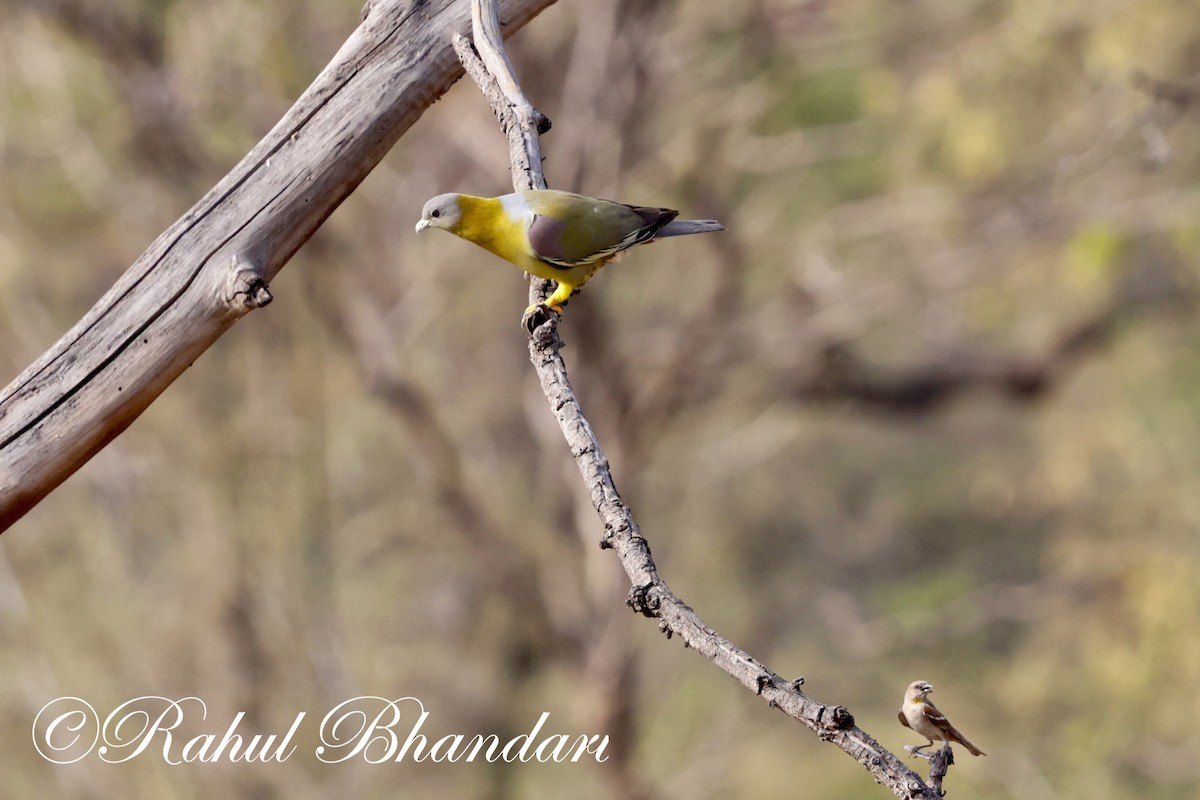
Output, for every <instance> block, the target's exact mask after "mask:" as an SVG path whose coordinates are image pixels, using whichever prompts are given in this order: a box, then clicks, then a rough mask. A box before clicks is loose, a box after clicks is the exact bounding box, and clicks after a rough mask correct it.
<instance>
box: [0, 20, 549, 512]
mask: <svg viewBox="0 0 1200 800" xmlns="http://www.w3.org/2000/svg"><path fill="white" fill-rule="evenodd" d="M553 2H554V0H504V2H503V4H502V11H503V17H504V22H505V28H504V34H505V35H506V36H507V35H511V34H512V33H513V32H515V31H516V30H518V29H520V27H521V26H522V25H524V24H525V23H526V22H528V21H529V20H530V19H532V18H533V17H534V16H536V15H537V13H538V12H540V11H541V10H542V9H544V8H545V7H547V6H549V5H550V4H551V3H553ZM469 27H470V3H469V2H467V0H371V2H368V4H367V5H366V6H365V7H364V9H363V23H362V25H360V26H359V28H358V29H357V30H356V31H355V32H354V33H353V34H352V35H351V36H350V38H349V39H348V40H347V41H346V43H345V44H344V45H343V46H342V48H341V50H339V51H338V53H337V55H336V56H334V58H333V60H332V61H331V62H330V63H329V65H328V66H326V67H325V69H324V70H323V71H322V72H321V74H320V75H318V76H317V78H316V80H315V81H314V82H313V83H312V85H311V86H309V88H308V89H307V90H306V91H305V92H304V94H303V95H301V96H300V98H299V99H298V100H297V101H296V104H295V105H294V106H292V108H291V109H290V110H289V111H288V113H287V114H285V115H284V117H283V119H281V120H280V121H279V123H278V124H277V125H276V126H275V127H274V129H273V130H272V131H271V132H270V133H268V134H267V136H266V137H265V138H264V139H263V140H262V141H261V142H259V143H258V145H256V146H255V147H254V148H253V149H252V150H251V151H250V153H249V154H248V155H247V156H246V157H245V158H243V159H242V161H241V162H240V163H239V164H238V165H237V166H236V167H234V168H233V170H232V171H231V172H230V173H229V174H228V175H226V176H225V178H224V179H222V180H221V181H220V182H219V183H218V184H217V185H216V186H215V187H214V188H213V189H212V190H211V191H209V192H208V194H207V195H206V196H205V197H204V198H203V199H202V200H201V201H200V202H199V203H197V204H196V205H195V206H194V207H193V208H192V209H191V210H190V211H188V212H187V213H186V214H184V215H183V217H182V218H181V219H179V220H178V221H177V222H176V223H175V224H174V225H172V226H171V227H170V228H169V229H168V230H167V231H165V232H164V233H163V234H162V235H160V236H159V237H158V239H157V240H156V241H155V242H154V243H153V244H151V245H150V248H149V249H148V250H146V252H145V253H143V254H142V256H141V257H140V258H138V260H137V261H136V262H135V263H134V264H133V266H131V267H130V268H129V270H128V271H127V272H126V273H125V274H124V275H123V276H121V278H120V280H118V281H117V283H116V284H115V285H114V286H113V287H112V288H111V289H110V290H109V291H108V292H107V293H106V294H105V295H104V296H103V297H102V298H101V299H100V301H99V302H98V303H96V305H95V306H94V307H93V308H92V309H91V310H90V311H89V312H88V313H87V314H86V315H85V316H84V317H83V319H82V320H80V321H79V323H78V324H76V325H75V327H73V328H72V329H71V330H70V331H68V332H67V333H66V334H65V335H64V336H63V337H62V338H61V339H60V340H59V341H58V342H57V343H55V344H54V346H53V347H51V348H50V349H49V350H48V351H47V352H46V353H44V354H43V355H42V356H41V358H39V359H38V360H37V361H36V362H35V363H33V364H32V365H31V366H30V367H28V368H27V369H26V370H25V371H24V372H23V373H21V375H19V376H18V377H17V378H16V380H14V381H13V382H12V383H11V384H9V385H8V386H7V387H6V388H5V389H4V391H3V392H2V393H0V531H3V530H6V529H7V528H8V527H9V526H10V525H12V524H13V523H14V522H15V521H16V520H18V519H20V517H21V516H22V515H24V514H25V513H26V512H27V511H29V509H31V508H32V507H33V506H35V505H36V504H37V503H38V502H39V501H40V500H41V499H42V498H43V497H45V496H46V495H47V494H48V493H49V492H50V491H51V490H53V489H54V487H56V486H58V484H60V483H62V482H63V481H64V480H65V479H66V478H67V477H68V476H70V475H71V474H72V473H73V472H74V471H75V470H77V469H79V467H81V466H82V465H83V464H84V463H86V462H87V460H88V459H89V458H91V457H92V456H93V455H94V454H95V453H97V452H98V451H99V450H100V449H101V448H103V447H104V445H105V444H107V443H108V442H109V441H111V440H112V439H114V438H115V437H116V436H117V435H118V434H120V433H121V432H122V431H123V430H124V429H125V428H126V427H128V426H129V425H130V423H132V422H133V420H134V419H136V418H137V416H138V415H139V414H140V413H141V412H142V411H143V410H145V408H146V407H147V406H149V405H150V403H151V402H152V401H153V400H154V398H156V397H157V396H158V395H159V394H160V393H161V392H162V391H163V390H164V389H166V387H167V386H168V385H169V384H170V383H171V381H173V380H174V379H175V378H176V377H178V376H179V375H180V374H181V373H182V372H183V371H184V370H185V369H187V367H188V366H190V365H191V363H192V362H193V361H195V359H196V358H197V357H198V356H199V355H200V354H201V353H202V352H204V350H205V349H206V348H208V346H209V345H211V344H212V343H213V342H214V341H216V339H217V337H219V336H220V335H221V334H222V333H224V332H225V331H226V330H227V329H228V328H229V327H230V326H231V325H232V324H233V323H234V322H236V321H237V320H238V319H240V318H241V317H242V316H243V315H245V314H246V313H248V312H249V311H252V310H253V309H255V308H259V307H261V306H263V305H266V304H267V303H269V302H270V300H271V295H270V292H269V290H268V284H269V282H270V281H271V280H272V279H273V278H274V276H275V274H276V273H277V272H279V270H280V269H282V268H283V266H284V264H286V263H287V261H288V259H290V258H291V256H292V255H293V254H294V253H295V252H296V250H297V249H299V247H300V246H301V245H302V244H303V243H304V242H305V241H306V240H307V239H308V238H309V237H310V236H311V235H312V234H313V232H314V231H315V230H316V229H317V228H318V227H319V226H320V225H321V223H322V222H323V221H324V220H325V218H326V217H328V216H329V215H330V214H331V213H332V212H333V210H334V209H335V208H337V206H338V205H339V204H340V203H341V201H342V200H343V199H345V198H346V196H347V195H349V194H350V192H352V191H353V190H354V188H355V187H356V186H358V184H359V183H360V182H361V181H362V179H363V178H364V177H366V175H367V173H369V172H370V171H371V169H372V168H374V166H375V165H376V164H377V163H379V161H380V159H382V158H383V156H384V154H385V153H387V151H388V150H389V149H390V148H391V146H392V145H393V144H395V142H396V140H398V139H399V138H400V136H401V135H402V134H403V133H404V131H406V130H407V129H408V128H409V126H411V125H412V124H413V122H415V121H416V120H417V118H418V117H420V115H421V113H422V112H423V111H424V110H425V109H426V108H427V107H428V106H429V105H430V104H431V103H433V101H434V100H436V99H437V98H438V97H439V96H441V95H442V94H443V93H444V92H445V91H446V90H447V89H448V88H449V87H450V86H451V84H453V83H454V82H455V81H456V80H457V79H458V78H459V77H460V76H461V74H462V67H461V65H460V64H459V61H458V59H457V58H456V57H455V54H454V50H453V49H452V48H451V46H450V40H451V36H452V35H453V34H454V33H456V32H466V31H467V30H468V29H469Z"/></svg>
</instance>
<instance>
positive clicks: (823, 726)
mask: <svg viewBox="0 0 1200 800" xmlns="http://www.w3.org/2000/svg"><path fill="white" fill-rule="evenodd" d="M494 5H495V0H473V3H472V6H473V8H472V10H473V12H474V13H475V24H476V31H478V30H479V26H481V25H485V23H487V22H489V19H490V22H491V23H493V24H494V23H495V20H496V17H495V16H494V13H493V14H492V15H491V17H490V18H489V17H487V16H485V15H483V14H482V13H481V12H482V11H484V10H485V9H486V8H487V7H489V6H490V7H492V10H493V11H494ZM475 45H476V47H477V48H479V49H480V52H481V53H482V52H484V51H487V50H489V49H492V48H496V49H501V50H502V48H503V44H502V39H501V38H500V37H499V36H496V35H491V34H489V35H486V36H485V37H483V38H478V33H477V38H476V41H475ZM455 49H456V50H457V51H458V54H459V58H460V59H462V61H463V66H464V67H465V68H466V70H467V74H469V75H470V76H471V77H472V78H473V79H474V80H475V82H476V83H477V84H478V85H479V88H480V90H481V91H482V92H483V95H484V97H485V98H487V100H488V103H489V104H490V105H491V107H492V110H493V111H494V112H495V113H496V116H497V118H498V119H499V120H500V122H501V126H502V127H503V129H504V132H505V135H506V136H507V137H508V142H509V153H510V157H511V159H512V167H513V187H514V188H515V189H516V190H518V191H522V190H527V189H534V188H543V187H545V185H546V182H545V178H544V176H543V174H542V169H541V158H540V156H539V155H538V151H537V150H532V151H531V150H529V149H527V148H526V142H528V141H536V140H537V133H536V123H534V122H533V120H536V119H538V118H540V116H541V115H539V114H538V113H537V112H536V111H534V110H533V108H532V106H531V105H530V104H529V101H528V100H527V99H525V96H524V94H522V93H521V92H520V91H519V89H517V90H516V91H509V90H511V89H512V88H513V87H516V86H517V81H516V78H515V77H514V76H513V75H512V74H511V63H510V62H509V61H508V59H507V57H503V56H502V54H501V56H500V57H497V55H496V54H494V53H493V54H490V55H489V56H487V57H486V58H484V59H483V60H481V59H480V57H479V56H478V55H476V52H475V49H474V48H472V47H470V46H469V45H467V44H466V43H465V42H460V41H458V40H456V41H455ZM485 63H486V64H487V65H488V66H485ZM493 69H501V70H503V71H504V72H505V73H506V74H503V75H495V74H494V73H493V72H492V70H493ZM518 109H519V110H518ZM541 283H542V282H539V281H534V285H533V286H532V287H531V292H530V296H531V300H532V301H533V302H537V301H539V300H541V299H544V297H545V294H544V287H543V286H542V285H540V284H541ZM562 347H563V342H562V339H561V338H559V335H558V326H557V322H556V320H555V319H554V318H553V317H551V318H550V319H549V320H547V321H546V322H545V323H543V324H542V325H540V326H538V327H537V328H535V329H534V331H533V333H532V335H531V336H530V339H529V357H530V361H531V362H532V363H533V366H534V369H535V371H536V372H537V375H538V380H539V382H540V383H541V387H542V392H543V393H544V394H545V396H546V400H547V402H548V403H549V404H550V409H551V411H552V412H553V413H554V416H555V418H556V419H557V420H558V424H559V427H560V428H561V429H562V432H563V436H564V437H565V438H566V440H567V445H568V446H569V447H570V450H571V455H572V456H573V457H574V458H575V463H576V466H577V467H578V468H579V472H580V474H581V475H582V476H583V480H584V484H585V485H586V486H587V490H588V494H589V496H590V498H591V501H592V505H593V507H594V508H595V509H596V513H597V514H598V515H599V516H600V520H601V521H602V522H603V523H604V531H605V533H604V538H603V539H602V540H601V542H600V546H601V547H602V548H605V549H612V550H614V551H615V552H616V554H617V557H618V558H619V559H620V561H621V565H622V567H624V569H625V572H626V574H627V575H628V576H629V580H630V583H631V584H632V587H633V588H632V589H631V590H630V593H629V599H628V600H627V601H626V602H627V604H628V605H629V607H630V608H632V609H633V610H634V611H636V612H640V613H641V614H643V615H645V616H647V617H657V618H658V619H659V629H660V630H661V631H662V632H663V633H664V634H665V635H666V636H667V638H671V637H673V636H679V637H680V638H682V639H683V642H684V644H685V645H686V646H687V647H690V648H692V649H694V650H697V651H698V652H700V653H701V654H702V655H704V656H705V657H706V658H708V659H709V660H710V661H712V662H713V663H714V664H716V665H717V666H718V667H719V668H720V669H722V670H723V671H724V672H726V673H727V674H729V675H730V676H732V677H733V678H735V679H736V680H737V681H738V682H739V683H741V684H742V685H743V686H745V687H746V688H748V689H750V690H751V691H753V692H754V693H755V694H757V695H759V696H761V697H762V698H763V699H764V700H766V702H767V704H768V705H769V706H771V707H772V708H777V709H779V710H780V711H783V712H784V713H785V714H787V715H788V716H790V717H792V718H793V719H796V720H798V721H799V722H802V723H803V724H804V725H806V726H807V727H808V728H809V729H810V730H812V731H813V732H814V733H816V734H817V736H818V737H819V738H821V739H822V740H825V741H829V742H832V743H833V744H835V745H836V746H837V747H838V748H840V749H841V750H843V751H844V752H846V753H847V754H849V755H850V756H851V757H853V758H854V759H855V760H856V761H858V762H859V763H860V764H862V765H863V766H864V767H865V768H866V769H867V771H868V772H870V773H871V775H872V776H873V777H874V778H875V780H876V781H878V782H879V783H882V784H884V785H885V786H887V787H888V788H889V789H891V791H892V792H893V794H895V795H896V796H897V797H901V798H928V799H929V800H935V799H936V798H939V795H938V794H937V792H935V790H934V789H932V788H931V787H929V786H928V785H926V783H925V782H924V781H923V780H922V779H921V777H920V776H919V775H918V774H917V773H915V772H913V771H912V770H910V769H909V768H908V767H906V766H905V765H904V764H903V763H901V761H900V759H898V758H897V757H896V756H895V755H893V754H892V753H890V752H889V751H887V750H886V749H885V748H883V747H882V746H881V745H880V744H879V743H878V742H877V741H875V739H873V738H872V737H871V736H870V735H868V734H867V733H866V732H865V731H863V730H862V729H860V728H858V727H857V726H856V725H855V724H854V717H853V716H852V715H851V714H850V712H849V711H848V710H847V709H846V708H844V707H843V706H827V705H825V704H823V703H818V702H817V701H815V700H813V699H812V698H810V697H808V696H807V695H805V694H804V693H803V692H801V691H800V686H801V685H802V684H803V679H802V678H798V679H796V680H793V681H788V680H786V679H784V678H781V677H780V676H779V675H776V674H775V673H774V672H772V671H771V670H769V669H767V668H766V667H765V666H764V665H763V664H761V663H759V662H758V661H757V660H756V659H755V658H754V657H753V656H751V655H750V654H749V653H747V652H745V651H744V650H741V649H740V648H738V647H736V646H735V645H734V644H733V643H732V642H731V641H729V640H728V639H726V638H725V637H723V636H721V635H720V634H719V633H717V632H716V631H715V630H713V629H712V628H710V627H709V626H708V625H706V624H705V623H704V621H703V620H701V619H700V617H699V616H697V615H696V612H695V611H693V610H692V609H691V608H690V607H689V606H688V605H687V604H686V603H684V602H683V600H681V599H680V598H679V597H678V596H677V595H676V594H675V593H674V592H672V591H671V590H670V588H669V587H668V586H667V584H666V582H665V581H663V579H662V578H661V577H660V576H659V574H658V569H657V567H656V566H655V564H654V559H653V557H652V556H651V554H650V546H649V544H648V543H647V541H646V539H645V538H644V537H643V536H642V535H641V532H640V530H639V528H638V525H637V522H636V521H634V518H633V513H632V512H631V511H630V509H629V507H628V506H627V505H626V504H625V503H624V502H623V501H622V500H621V496H620V494H619V493H618V492H617V488H616V485H615V484H614V482H613V477H612V471H611V470H610V468H609V464H608V459H607V458H605V456H604V451H603V449H602V448H601V447H600V442H599V441H598V440H597V439H596V435H595V433H594V432H593V431H592V427H591V425H590V424H589V423H588V420H587V417H585V416H584V414H583V410H582V409H581V407H580V405H579V401H578V399H577V398H576V396H575V392H574V390H573V389H572V388H571V382H570V379H569V377H568V375H567V367H566V364H565V362H564V361H563V358H562V355H561V350H562Z"/></svg>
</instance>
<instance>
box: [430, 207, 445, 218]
mask: <svg viewBox="0 0 1200 800" xmlns="http://www.w3.org/2000/svg"><path fill="white" fill-rule="evenodd" d="M441 215H442V212H441V211H439V210H438V209H436V208H435V209H434V210H433V211H430V212H429V216H431V217H433V218H434V219H437V218H438V217H440V216H441Z"/></svg>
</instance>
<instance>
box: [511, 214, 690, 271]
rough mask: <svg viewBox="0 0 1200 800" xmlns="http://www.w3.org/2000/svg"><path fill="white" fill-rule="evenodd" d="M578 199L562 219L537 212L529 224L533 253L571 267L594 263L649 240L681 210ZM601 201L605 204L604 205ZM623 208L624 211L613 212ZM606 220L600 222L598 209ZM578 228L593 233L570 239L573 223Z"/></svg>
mask: <svg viewBox="0 0 1200 800" xmlns="http://www.w3.org/2000/svg"><path fill="white" fill-rule="evenodd" d="M593 203H594V205H593V204H592V203H587V204H585V203H579V204H575V205H573V206H571V207H570V208H569V209H568V215H567V216H565V217H563V218H561V219H559V218H552V217H546V216H534V218H533V221H532V222H531V223H530V225H529V242H530V245H531V246H532V247H533V252H534V254H535V255H536V256H537V257H538V258H539V259H541V260H542V261H545V262H546V263H547V264H550V265H552V266H555V267H558V268H560V269H572V268H574V267H579V266H583V265H585V264H594V263H596V262H598V261H603V260H605V259H607V258H609V257H610V256H612V255H614V254H616V253H619V252H621V251H622V250H627V249H628V248H630V247H633V246H634V245H638V244H642V243H643V242H648V241H650V240H651V239H653V238H654V237H655V235H656V234H657V233H658V232H659V231H660V230H662V229H663V227H664V226H666V225H667V223H669V222H670V221H671V220H673V219H675V216H676V215H677V214H678V213H679V212H678V211H675V210H673V209H669V208H645V207H642V206H630V205H625V204H624V203H613V202H611V201H607V200H600V201H593ZM601 204H602V205H601ZM614 209H620V211H621V213H619V214H613V213H611V211H612V210H614ZM598 211H602V212H608V213H606V214H602V215H601V216H602V217H603V218H604V220H605V222H604V223H603V224H597V216H596V214H597V212H598ZM572 225H574V226H576V227H575V228H574V230H575V231H577V232H578V231H579V230H586V231H587V232H588V233H589V234H590V235H589V236H587V237H585V238H584V239H583V240H582V241H579V240H572V241H569V240H568V239H567V231H568V230H569V229H570V228H571V226H572Z"/></svg>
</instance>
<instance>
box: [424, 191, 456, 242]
mask: <svg viewBox="0 0 1200 800" xmlns="http://www.w3.org/2000/svg"><path fill="white" fill-rule="evenodd" d="M458 198H459V195H457V194H439V195H438V196H437V197H435V198H433V199H432V200H430V201H429V202H428V203H426V204H425V208H423V209H421V221H420V222H418V223H417V233H420V232H421V231H423V230H425V229H426V228H443V229H445V230H448V231H451V232H453V231H454V230H455V228H457V227H458V224H459V223H460V222H462V207H461V206H460V205H459V204H458Z"/></svg>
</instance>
